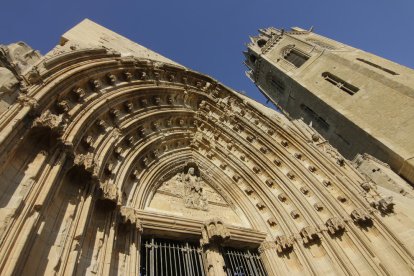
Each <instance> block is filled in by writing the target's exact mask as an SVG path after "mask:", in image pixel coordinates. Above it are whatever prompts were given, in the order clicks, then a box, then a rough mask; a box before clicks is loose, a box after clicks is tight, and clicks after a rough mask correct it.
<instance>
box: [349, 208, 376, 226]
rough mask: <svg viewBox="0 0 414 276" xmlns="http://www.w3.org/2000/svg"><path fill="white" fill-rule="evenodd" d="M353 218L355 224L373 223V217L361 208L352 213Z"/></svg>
mask: <svg viewBox="0 0 414 276" xmlns="http://www.w3.org/2000/svg"><path fill="white" fill-rule="evenodd" d="M351 218H352V219H353V220H354V222H356V223H359V224H363V223H366V222H371V221H372V217H371V215H370V214H368V212H367V211H365V210H364V209H361V208H359V209H355V210H354V211H352V212H351Z"/></svg>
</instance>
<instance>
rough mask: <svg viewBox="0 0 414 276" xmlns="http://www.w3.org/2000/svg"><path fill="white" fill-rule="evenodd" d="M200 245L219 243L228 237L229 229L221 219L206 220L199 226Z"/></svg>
mask: <svg viewBox="0 0 414 276" xmlns="http://www.w3.org/2000/svg"><path fill="white" fill-rule="evenodd" d="M201 234H202V238H201V241H200V243H201V245H208V244H212V243H215V244H221V243H223V242H225V241H226V240H228V239H229V238H230V231H229V230H228V229H227V227H226V226H225V225H224V223H223V221H222V220H221V219H218V218H215V219H211V220H209V221H207V222H206V223H204V225H203V226H202V227H201Z"/></svg>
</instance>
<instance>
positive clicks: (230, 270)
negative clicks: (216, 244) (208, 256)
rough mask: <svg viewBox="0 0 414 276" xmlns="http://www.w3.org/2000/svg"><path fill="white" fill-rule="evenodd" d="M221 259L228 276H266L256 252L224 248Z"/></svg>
mask: <svg viewBox="0 0 414 276" xmlns="http://www.w3.org/2000/svg"><path fill="white" fill-rule="evenodd" d="M223 257H224V261H225V263H226V270H227V271H226V272H227V275H228V276H267V274H266V271H265V269H264V267H263V263H262V260H261V259H260V256H259V254H258V253H257V252H251V251H249V250H238V249H233V248H224V249H223Z"/></svg>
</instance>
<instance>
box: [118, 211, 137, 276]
mask: <svg viewBox="0 0 414 276" xmlns="http://www.w3.org/2000/svg"><path fill="white" fill-rule="evenodd" d="M120 212H121V218H122V221H123V222H124V223H129V224H131V226H132V228H131V234H130V239H129V252H130V257H129V261H128V265H127V274H128V275H139V269H140V261H141V254H140V253H141V233H142V230H143V229H142V224H141V220H140V219H139V218H138V213H137V212H136V211H135V210H134V209H133V208H129V207H125V206H123V207H121V209H120Z"/></svg>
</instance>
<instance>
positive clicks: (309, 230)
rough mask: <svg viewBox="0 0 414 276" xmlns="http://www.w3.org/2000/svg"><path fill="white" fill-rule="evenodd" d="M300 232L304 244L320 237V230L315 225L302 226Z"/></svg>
mask: <svg viewBox="0 0 414 276" xmlns="http://www.w3.org/2000/svg"><path fill="white" fill-rule="evenodd" d="M299 234H300V236H301V238H302V241H303V244H305V245H307V244H309V243H311V242H314V241H316V240H319V239H320V237H319V234H318V231H317V230H316V229H315V227H313V226H306V227H304V228H302V230H300V232H299Z"/></svg>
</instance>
